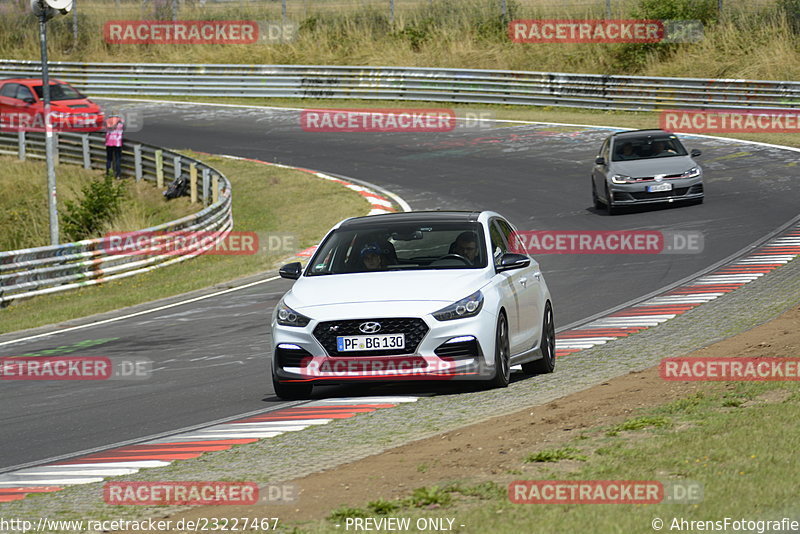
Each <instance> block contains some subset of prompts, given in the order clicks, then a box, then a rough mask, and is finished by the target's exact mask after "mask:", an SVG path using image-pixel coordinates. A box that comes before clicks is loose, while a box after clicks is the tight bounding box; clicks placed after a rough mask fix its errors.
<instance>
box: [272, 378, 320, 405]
mask: <svg viewBox="0 0 800 534" xmlns="http://www.w3.org/2000/svg"><path fill="white" fill-rule="evenodd" d="M272 388H273V389H274V390H275V395H277V396H278V397H280V398H281V399H283V400H303V399H307V398H309V397H310V396H311V390H313V389H314V386H312V385H311V384H305V383H299V384H287V383H281V382H278V381H277V380H275V377H274V376H273V377H272Z"/></svg>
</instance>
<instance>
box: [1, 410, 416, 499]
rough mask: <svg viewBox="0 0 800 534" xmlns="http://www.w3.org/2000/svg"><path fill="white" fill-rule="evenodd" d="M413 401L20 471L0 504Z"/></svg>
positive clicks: (308, 414) (322, 413)
mask: <svg viewBox="0 0 800 534" xmlns="http://www.w3.org/2000/svg"><path fill="white" fill-rule="evenodd" d="M416 400H417V397H410V396H396V397H355V398H336V399H324V400H319V401H313V402H309V403H306V404H303V405H300V406H291V407H288V408H279V409H277V410H273V411H270V412H265V413H263V414H259V415H253V416H250V417H246V418H244V419H238V420H235V421H230V422H227V423H222V424H218V425H214V426H210V427H207V428H202V429H199V430H192V431H189V432H185V433H182V434H176V435H174V436H169V437H165V438H159V439H155V440H152V441H147V442H144V443H140V444H137V445H128V446H125V447H118V448H114V449H108V450H105V451H100V452H97V453H93V454H88V455H85V456H81V457H79V458H73V459H69V460H65V461H61V462H55V463H52V464H48V465H43V466H37V467H30V468H26V469H20V470H18V471H13V472H10V473H6V474H3V475H0V503H3V502H10V501H16V500H21V499H24V498H25V497H26V496H27V495H30V494H32V493H43V492H53V491H59V490H62V489H64V487H66V486H73V485H76V484H92V483H95V482H102V481H103V480H104V479H105V478H107V477H113V476H120V475H130V474H133V473H136V472H138V471H139V470H141V469H147V468H151V467H163V466H165V465H169V464H170V463H172V462H174V461H176V460H189V459H192V458H197V457H198V456H201V455H202V454H204V453H206V452H212V451H224V450H227V449H230V448H231V447H233V446H234V445H244V444H247V443H253V442H256V441H258V440H260V439H264V438H272V437H275V436H280V435H281V434H284V433H286V432H294V431H298V430H303V429H304V428H308V427H309V426H313V425H325V424H327V423H330V422H331V421H333V420H335V419H348V418H350V417H354V416H356V415H358V414H360V413H369V412H374V411H376V410H379V409H382V408H392V407H394V406H397V405H398V404H401V403H407V402H415V401H416Z"/></svg>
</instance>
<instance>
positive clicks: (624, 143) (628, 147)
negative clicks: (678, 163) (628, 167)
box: [612, 135, 687, 161]
mask: <svg viewBox="0 0 800 534" xmlns="http://www.w3.org/2000/svg"><path fill="white" fill-rule="evenodd" d="M685 155H687V153H686V149H685V148H684V146H683V144H681V142H680V141H679V140H678V138H677V137H676V136H674V135H663V136H654V135H649V136H646V137H634V138H624V139H617V140H616V141H615V142H614V157H613V158H612V161H629V160H637V159H651V158H669V157H672V156H685Z"/></svg>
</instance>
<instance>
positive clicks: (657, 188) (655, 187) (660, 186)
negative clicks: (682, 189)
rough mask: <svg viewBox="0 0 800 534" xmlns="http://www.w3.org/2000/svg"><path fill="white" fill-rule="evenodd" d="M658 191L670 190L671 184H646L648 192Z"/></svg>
mask: <svg viewBox="0 0 800 534" xmlns="http://www.w3.org/2000/svg"><path fill="white" fill-rule="evenodd" d="M659 191H672V184H656V185H648V186H647V192H648V193H658V192H659Z"/></svg>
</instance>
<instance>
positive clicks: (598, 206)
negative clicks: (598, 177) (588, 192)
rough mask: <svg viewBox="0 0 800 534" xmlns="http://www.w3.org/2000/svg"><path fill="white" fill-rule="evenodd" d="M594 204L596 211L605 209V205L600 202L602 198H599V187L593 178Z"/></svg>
mask: <svg viewBox="0 0 800 534" xmlns="http://www.w3.org/2000/svg"><path fill="white" fill-rule="evenodd" d="M592 202H593V203H594V209H596V210H601V209H603V208H604V207H605V205H604V204H603V203H602V202H601V201H600V197H598V196H597V186H595V185H594V178H592Z"/></svg>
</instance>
